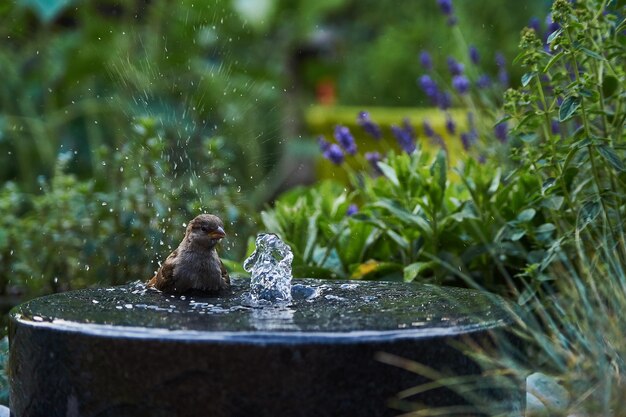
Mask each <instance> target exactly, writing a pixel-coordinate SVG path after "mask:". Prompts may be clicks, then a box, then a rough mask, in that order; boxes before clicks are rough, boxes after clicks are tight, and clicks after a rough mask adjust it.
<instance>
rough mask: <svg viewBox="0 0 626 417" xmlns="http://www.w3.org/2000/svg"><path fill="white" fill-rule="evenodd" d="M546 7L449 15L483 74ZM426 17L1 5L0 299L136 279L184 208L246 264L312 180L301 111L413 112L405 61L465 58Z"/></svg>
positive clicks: (226, 1) (145, 5)
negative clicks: (264, 215) (266, 223)
mask: <svg viewBox="0 0 626 417" xmlns="http://www.w3.org/2000/svg"><path fill="white" fill-rule="evenodd" d="M546 7H547V5H546V4H545V2H543V1H539V0H537V1H532V2H525V3H524V4H523V5H513V4H509V3H504V2H487V1H475V2H462V3H460V4H459V6H458V14H459V17H462V19H459V20H460V21H462V25H464V27H466V28H470V29H471V30H470V32H471V34H472V39H471V42H472V43H474V44H476V45H477V46H478V47H479V49H480V50H481V51H482V54H483V56H484V60H485V62H486V64H485V65H486V67H487V68H492V69H493V68H495V64H493V55H494V54H495V52H496V51H503V52H504V53H506V54H510V52H511V49H512V48H513V47H514V45H515V43H516V41H515V39H516V37H517V28H519V27H522V26H523V25H524V24H525V23H526V22H527V21H528V19H529V18H530V17H531V16H532V15H535V14H538V15H541V14H545V9H546ZM512 8H515V10H514V11H513V10H512ZM479 11H480V12H479ZM438 13H439V12H438V10H437V5H436V3H435V2H403V3H401V4H398V5H396V6H394V7H393V8H390V7H388V6H387V5H385V4H384V3H382V2H376V1H349V0H324V1H318V2H307V1H286V0H285V1H280V0H259V1H252V0H232V1H231V0H215V1H204V2H203V1H191V0H183V1H178V2H169V1H164V0H151V1H148V0H94V1H84V0H52V1H40V0H17V1H11V2H3V3H2V4H1V5H0V22H1V23H2V24H1V25H0V38H2V39H3V46H2V48H0V70H1V71H0V72H1V73H2V74H3V82H2V83H0V180H1V181H2V182H3V185H2V190H1V191H0V205H1V206H2V214H3V216H2V219H1V222H2V228H0V284H1V285H0V293H2V294H6V295H18V296H20V297H22V296H24V297H31V296H34V295H37V294H42V293H47V292H50V291H59V290H65V289H69V288H76V287H82V286H87V285H92V284H115V283H120V282H124V281H128V280H134V279H146V278H148V277H149V276H150V274H151V273H152V271H153V270H154V269H156V268H157V266H158V265H157V263H156V262H157V261H158V260H160V259H162V258H163V257H164V256H165V255H166V254H167V253H168V252H169V248H170V247H172V246H174V245H176V244H177V242H178V240H179V239H180V235H181V234H182V231H183V229H182V227H183V226H182V225H183V223H184V222H185V221H187V220H188V219H189V218H191V217H193V216H194V215H195V214H196V213H197V212H198V211H214V212H217V213H220V214H221V215H222V216H223V217H224V218H225V219H226V221H227V223H228V227H229V229H230V230H231V231H232V232H231V234H230V236H229V240H228V242H227V244H226V246H227V247H226V250H225V251H223V252H225V253H224V256H225V257H226V258H230V259H232V260H235V261H238V260H240V259H242V257H243V256H244V254H245V251H246V244H247V238H248V237H249V236H250V235H251V234H253V233H254V232H255V231H256V230H257V228H258V227H259V217H258V212H259V211H260V209H261V208H262V207H265V206H266V205H267V204H271V202H272V201H273V199H274V198H275V196H277V195H278V194H279V193H280V192H281V191H282V190H284V189H286V188H288V187H290V186H291V185H294V184H298V183H310V182H312V181H314V180H315V178H316V177H315V165H314V162H312V160H313V159H314V158H315V157H316V149H314V148H315V147H314V146H312V144H313V143H314V141H313V140H311V136H310V133H309V132H311V131H316V130H317V131H319V126H317V127H313V128H312V129H309V127H308V126H307V119H306V118H305V111H306V109H307V108H309V106H310V105H311V104H313V103H317V104H323V105H332V104H343V105H346V104H352V105H358V106H365V105H372V104H375V105H377V106H390V107H397V106H422V105H425V104H426V102H425V99H424V96H423V93H422V92H421V91H420V90H419V88H417V86H416V77H417V76H418V75H419V74H420V71H419V70H418V69H417V68H416V66H417V65H418V64H417V63H418V59H417V56H418V53H419V51H420V50H422V49H429V50H431V51H432V52H433V54H434V57H435V58H436V62H438V64H437V65H440V66H443V65H445V57H446V56H447V55H448V54H452V53H459V54H460V53H462V52H463V51H461V50H460V48H461V46H459V45H458V44H457V43H456V42H455V41H454V39H453V38H452V37H451V36H450V28H448V27H447V26H446V25H445V21H444V20H443V19H441V18H440V17H439V16H438ZM489 16H491V18H489ZM437 17H439V18H437ZM485 22H490V23H488V24H487V23H485ZM513 28H515V30H513ZM465 59H467V58H465ZM513 78H518V77H517V75H516V74H515V73H513ZM401 111H404V110H401ZM402 116H403V114H401V113H398V119H400V118H401V117H402ZM8 303H9V304H10V303H12V301H8Z"/></svg>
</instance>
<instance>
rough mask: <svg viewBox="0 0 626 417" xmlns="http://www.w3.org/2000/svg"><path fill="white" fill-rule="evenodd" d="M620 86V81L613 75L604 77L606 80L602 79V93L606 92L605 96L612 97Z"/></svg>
mask: <svg viewBox="0 0 626 417" xmlns="http://www.w3.org/2000/svg"><path fill="white" fill-rule="evenodd" d="M618 87H619V81H618V80H617V78H615V77H613V76H612V75H608V76H606V77H604V80H602V94H604V98H607V97H611V96H612V95H613V94H615V92H616V91H617V88H618Z"/></svg>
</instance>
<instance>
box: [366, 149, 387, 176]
mask: <svg viewBox="0 0 626 417" xmlns="http://www.w3.org/2000/svg"><path fill="white" fill-rule="evenodd" d="M365 159H366V160H367V162H369V164H370V166H371V167H372V169H373V170H374V172H375V173H376V174H377V175H382V173H383V171H382V170H381V169H380V167H379V166H378V161H381V160H382V159H383V158H382V156H381V155H380V154H379V153H378V152H365Z"/></svg>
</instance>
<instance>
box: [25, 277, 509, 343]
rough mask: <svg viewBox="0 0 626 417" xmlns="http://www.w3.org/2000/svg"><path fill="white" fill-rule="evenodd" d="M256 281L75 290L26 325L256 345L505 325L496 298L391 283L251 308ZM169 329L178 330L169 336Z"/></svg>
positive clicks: (346, 286)
mask: <svg viewBox="0 0 626 417" xmlns="http://www.w3.org/2000/svg"><path fill="white" fill-rule="evenodd" d="M248 288H249V280H247V279H233V285H232V289H231V291H228V292H226V293H223V294H219V295H215V296H209V297H207V296H199V295H182V296H181V295H166V294H162V293H160V292H158V291H156V290H153V289H146V288H145V286H144V285H143V284H141V283H138V282H137V283H134V284H129V285H126V286H120V287H114V288H99V289H87V290H81V291H74V292H71V293H65V294H56V295H51V296H48V297H43V298H40V299H37V300H34V301H31V302H28V303H25V304H23V305H21V306H20V307H19V308H17V309H16V310H14V312H13V315H14V317H15V318H18V319H19V320H20V321H24V322H32V324H35V325H37V324H41V325H44V326H45V325H50V326H53V327H58V328H60V329H67V330H71V329H79V330H80V331H84V332H90V331H91V332H96V333H97V332H101V333H103V334H105V333H106V334H110V335H115V336H125V335H128V336H131V337H132V336H140V337H172V338H176V337H183V338H207V339H223V340H228V339H229V338H237V339H241V338H247V339H250V340H254V339H256V338H260V339H263V340H264V341H265V342H267V341H268V340H267V339H268V338H270V339H271V338H272V337H273V336H277V337H279V338H283V337H285V336H286V337H290V338H295V339H312V338H313V339H314V338H316V337H319V338H336V339H340V338H349V337H354V338H358V339H359V340H362V339H363V338H366V339H367V338H394V337H410V338H415V337H432V336H438V335H446V334H456V333H466V332H468V331H474V330H481V329H489V328H492V327H498V326H502V325H503V324H505V323H506V321H507V313H506V311H505V309H504V308H502V305H501V304H499V300H498V299H497V298H495V296H487V295H485V294H484V293H480V292H477V291H471V290H465V289H459V288H450V287H437V286H430V285H412V284H399V283H391V282H345V281H326V280H312V279H306V280H295V281H294V288H293V289H292V294H293V300H292V302H291V304H290V305H288V306H266V307H262V308H260V307H250V306H249V305H247V301H248V297H247V295H248V294H247V292H248ZM163 330H169V331H174V332H163Z"/></svg>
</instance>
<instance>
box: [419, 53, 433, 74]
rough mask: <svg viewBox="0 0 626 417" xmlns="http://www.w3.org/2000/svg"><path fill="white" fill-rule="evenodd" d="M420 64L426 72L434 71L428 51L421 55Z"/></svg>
mask: <svg viewBox="0 0 626 417" xmlns="http://www.w3.org/2000/svg"><path fill="white" fill-rule="evenodd" d="M420 64H422V67H424V69H425V70H426V71H430V70H432V69H433V60H432V58H431V57H430V54H429V53H428V51H422V52H421V53H420Z"/></svg>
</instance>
